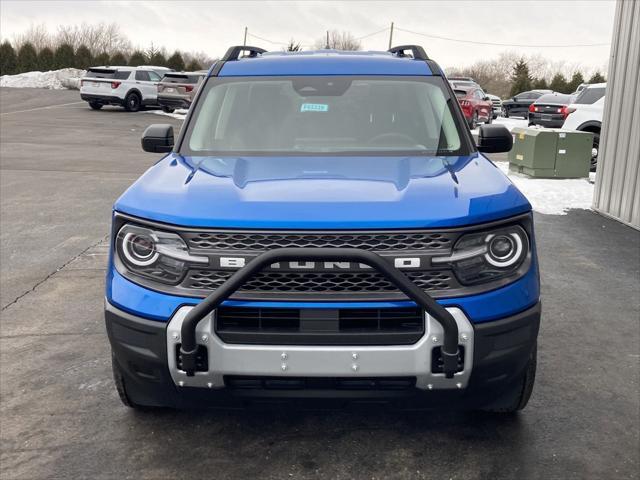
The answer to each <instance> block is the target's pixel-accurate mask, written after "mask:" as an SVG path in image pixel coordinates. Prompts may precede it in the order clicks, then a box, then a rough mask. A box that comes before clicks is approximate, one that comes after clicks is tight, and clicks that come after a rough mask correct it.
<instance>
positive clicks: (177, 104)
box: [158, 96, 191, 109]
mask: <svg viewBox="0 0 640 480" xmlns="http://www.w3.org/2000/svg"><path fill="white" fill-rule="evenodd" d="M158 105H160V106H161V107H169V108H185V109H188V108H189V107H190V106H191V100H186V99H183V98H167V97H161V96H158Z"/></svg>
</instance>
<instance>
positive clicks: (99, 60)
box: [95, 52, 110, 66]
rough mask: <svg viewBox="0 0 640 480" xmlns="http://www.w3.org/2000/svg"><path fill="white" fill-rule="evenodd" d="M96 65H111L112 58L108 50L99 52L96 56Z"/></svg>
mask: <svg viewBox="0 0 640 480" xmlns="http://www.w3.org/2000/svg"><path fill="white" fill-rule="evenodd" d="M95 63H96V65H105V66H107V65H109V63H110V59H109V54H108V53H107V52H102V53H99V54H98V55H97V56H96V58H95Z"/></svg>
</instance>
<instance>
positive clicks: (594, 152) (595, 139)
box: [589, 132, 600, 172]
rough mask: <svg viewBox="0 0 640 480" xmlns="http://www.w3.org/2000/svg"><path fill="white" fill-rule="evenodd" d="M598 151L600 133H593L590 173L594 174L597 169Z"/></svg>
mask: <svg viewBox="0 0 640 480" xmlns="http://www.w3.org/2000/svg"><path fill="white" fill-rule="evenodd" d="M599 151H600V132H593V146H592V147H591V167H590V169H589V171H590V172H595V171H596V168H598V152H599Z"/></svg>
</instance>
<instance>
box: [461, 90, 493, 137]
mask: <svg viewBox="0 0 640 480" xmlns="http://www.w3.org/2000/svg"><path fill="white" fill-rule="evenodd" d="M453 91H454V93H455V94H456V97H457V98H458V103H460V107H461V108H462V113H464V118H465V119H466V120H467V123H468V124H469V128H470V129H471V130H474V129H475V128H476V127H477V126H478V123H491V121H492V120H493V104H492V103H491V100H490V99H489V97H488V96H487V94H486V93H484V92H483V91H482V89H481V88H478V87H457V88H455V89H454V90H453Z"/></svg>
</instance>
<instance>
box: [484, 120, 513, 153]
mask: <svg viewBox="0 0 640 480" xmlns="http://www.w3.org/2000/svg"><path fill="white" fill-rule="evenodd" d="M511 147H513V137H512V136H511V132H510V131H509V130H507V127H505V126H504V125H480V128H479V129H478V150H480V151H481V152H484V153H500V152H508V151H509V150H511Z"/></svg>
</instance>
